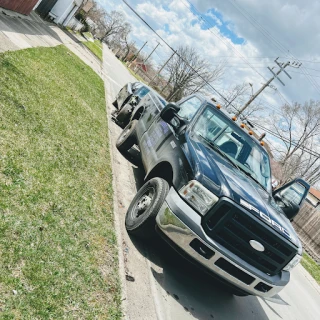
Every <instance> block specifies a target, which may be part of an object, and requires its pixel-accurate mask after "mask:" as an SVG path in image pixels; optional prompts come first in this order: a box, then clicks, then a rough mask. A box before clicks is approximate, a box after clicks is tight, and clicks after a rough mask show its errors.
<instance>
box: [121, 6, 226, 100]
mask: <svg viewBox="0 0 320 320" xmlns="http://www.w3.org/2000/svg"><path fill="white" fill-rule="evenodd" d="M122 1H123V2H124V3H125V5H126V6H127V7H128V8H129V9H130V10H131V11H132V12H133V13H134V14H135V15H136V16H137V17H138V18H139V19H140V20H141V21H143V23H144V24H145V25H146V26H147V27H148V28H149V29H150V30H151V31H152V32H153V33H155V34H156V35H157V36H158V37H159V38H160V39H161V40H162V41H163V43H165V44H166V45H167V46H168V47H169V48H170V49H171V51H172V52H175V53H176V54H177V55H178V56H179V58H180V59H181V60H183V61H184V63H186V64H187V65H188V67H189V68H190V69H192V70H193V71H194V72H195V73H196V74H197V75H198V77H199V78H200V79H202V80H203V81H204V82H205V83H206V84H207V85H208V86H209V87H210V88H211V89H212V90H213V91H214V92H215V93H217V94H218V95H219V96H220V97H221V98H223V99H224V100H225V101H226V102H229V101H228V100H227V99H226V98H225V97H224V96H223V95H222V94H221V93H220V92H219V91H217V90H216V89H215V88H214V87H213V86H212V85H211V84H210V83H209V82H208V81H207V80H206V79H204V78H203V77H202V76H201V75H200V74H199V72H198V71H197V70H195V69H194V68H193V67H192V66H191V65H190V64H189V62H188V61H187V60H185V59H184V58H183V57H182V56H181V55H179V54H178V53H177V52H176V51H175V50H174V49H173V48H172V47H171V46H170V45H169V44H168V42H167V41H166V40H164V39H163V38H162V37H161V36H160V35H159V34H158V33H157V31H155V30H154V29H153V28H152V27H151V26H150V24H149V23H148V22H147V21H146V20H144V19H143V18H142V17H141V16H140V15H139V13H138V12H137V11H136V10H134V9H133V8H132V7H131V6H130V5H129V4H128V3H127V1H125V0H122Z"/></svg>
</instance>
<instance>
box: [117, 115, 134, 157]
mask: <svg viewBox="0 0 320 320" xmlns="http://www.w3.org/2000/svg"><path fill="white" fill-rule="evenodd" d="M137 122H138V121H137V120H132V121H131V122H130V123H129V124H128V125H127V126H126V127H125V128H124V129H123V131H122V132H121V134H120V136H119V138H118V140H117V142H116V147H117V149H118V150H119V151H120V153H126V152H127V151H128V150H129V149H130V148H131V147H132V146H133V145H134V144H135V143H136V125H137Z"/></svg>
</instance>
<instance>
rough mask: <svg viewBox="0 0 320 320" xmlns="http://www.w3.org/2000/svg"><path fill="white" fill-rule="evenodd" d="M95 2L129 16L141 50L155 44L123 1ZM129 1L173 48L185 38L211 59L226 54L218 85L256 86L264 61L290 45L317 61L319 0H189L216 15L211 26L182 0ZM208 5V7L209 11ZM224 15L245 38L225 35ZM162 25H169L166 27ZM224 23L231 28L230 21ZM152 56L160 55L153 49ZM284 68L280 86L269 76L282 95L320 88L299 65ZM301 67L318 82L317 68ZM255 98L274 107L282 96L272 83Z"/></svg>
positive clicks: (310, 93) (164, 52)
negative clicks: (238, 39) (239, 40)
mask: <svg viewBox="0 0 320 320" xmlns="http://www.w3.org/2000/svg"><path fill="white" fill-rule="evenodd" d="M100 2H101V3H104V5H105V7H106V8H107V9H108V10H112V9H116V10H119V9H120V10H124V12H125V13H126V16H127V19H128V21H129V22H130V23H131V24H132V25H133V32H132V37H133V38H134V39H135V40H136V41H137V45H138V46H139V45H142V43H143V42H144V41H146V40H148V42H149V43H148V47H146V49H145V50H146V53H148V52H151V50H152V48H153V47H154V46H155V45H156V40H157V37H156V35H155V34H154V33H153V32H152V31H151V30H150V29H148V28H147V27H146V26H145V25H144V24H143V23H142V22H141V21H139V19H138V18H137V17H136V16H135V15H134V13H133V12H132V11H130V10H129V9H128V8H127V7H126V6H125V5H124V4H123V2H121V1H120V2H119V1H110V0H100ZM128 2H129V3H130V5H131V6H132V7H133V8H135V9H136V10H137V11H138V12H139V14H140V15H141V16H142V17H143V18H144V19H146V21H147V22H148V23H149V24H150V25H151V26H152V27H153V28H155V30H156V31H157V32H158V33H159V34H160V35H161V36H162V37H163V38H164V39H165V40H166V41H167V42H168V43H169V44H170V45H171V46H172V47H173V48H177V47H178V46H179V45H181V44H188V45H191V46H193V47H195V48H196V49H197V50H198V51H199V52H200V53H201V54H202V55H203V56H205V57H206V58H207V59H208V60H209V61H211V62H212V64H217V63H218V62H220V61H221V60H225V61H226V63H227V68H226V72H225V76H224V79H223V81H221V82H220V83H219V84H218V86H219V88H221V90H223V89H226V88H229V87H230V85H232V84H238V83H242V82H251V83H253V84H254V88H255V90H256V89H258V88H259V87H260V86H261V84H262V83H263V82H265V79H267V78H269V77H270V76H271V73H270V72H269V71H268V69H267V68H266V67H267V66H270V67H272V66H274V62H273V60H274V58H276V57H278V56H280V57H286V56H287V55H288V51H287V49H289V50H290V52H289V53H292V54H294V55H296V56H297V57H298V58H300V59H302V60H311V59H317V61H320V19H318V14H319V12H320V2H318V1H317V0H306V1H300V0H291V1H290V2H288V1H287V2H283V1H281V0H264V1H255V0H242V1H237V2H234V1H220V0H201V1H200V0H191V2H192V3H193V4H194V5H195V6H196V7H197V8H198V9H199V10H200V11H201V13H203V14H204V13H206V15H207V16H210V17H211V18H212V19H214V20H215V18H216V20H215V21H216V22H217V24H216V26H214V27H212V28H210V30H204V29H205V28H204V25H203V22H200V21H199V20H198V19H197V18H196V16H195V15H194V14H193V13H192V12H191V10H189V8H188V6H189V5H188V3H187V2H186V1H185V0H172V1H170V0H162V1H161V0H154V1H144V0H131V1H128ZM233 4H234V5H233ZM236 6H238V7H239V8H240V10H241V11H242V12H241V11H239V10H238V9H237V7H236ZM209 9H211V11H208V10H209ZM212 9H214V10H215V12H218V13H219V17H217V16H215V15H214V14H213V13H212ZM244 10H245V11H244ZM220 17H222V18H220ZM225 21H229V22H231V29H232V31H233V32H234V33H235V34H236V35H237V36H238V37H241V38H243V39H244V40H245V42H244V43H243V44H233V43H232V41H231V39H230V38H228V37H227V36H226V35H224V34H225V33H224V32H223V29H221V28H223V26H224V23H225ZM165 25H166V26H168V27H166V28H165ZM228 27H229V28H230V25H228ZM232 48H235V50H232ZM157 53H158V54H159V56H161V57H162V60H164V59H165V57H167V56H168V55H169V54H170V50H168V48H166V46H165V45H164V44H163V45H162V47H159V49H157ZM240 55H243V56H245V57H246V60H247V61H250V63H251V65H252V66H254V67H255V68H256V70H257V71H258V72H259V73H260V74H262V75H263V77H264V78H265V79H264V78H263V77H261V75H259V74H258V73H257V72H255V71H253V70H252V69H251V68H250V67H249V66H248V65H247V64H246V63H245V61H243V60H242V59H241V58H240V57H239V56H240ZM153 57H154V59H159V58H158V56H157V55H154V56H153ZM261 57H266V58H263V59H262V58H261ZM281 59H282V61H284V60H285V58H281ZM303 62H304V61H303ZM305 66H306V67H307V68H313V69H319V70H320V63H318V64H317V63H314V64H311V63H308V62H305ZM288 71H289V73H290V74H291V76H292V78H293V79H292V80H289V79H288V78H287V77H286V76H285V75H284V74H282V75H281V79H283V81H284V82H285V84H286V86H285V87H282V85H281V84H280V83H279V82H277V80H275V81H274V82H273V84H274V85H276V86H277V87H278V89H279V90H280V92H281V93H282V95H283V96H284V97H285V98H286V99H287V100H289V101H290V102H292V101H296V100H297V101H301V102H302V101H304V100H308V99H309V98H314V99H317V98H318V99H319V93H318V92H317V91H316V90H315V88H314V87H313V85H312V84H310V82H309V81H308V79H307V78H306V77H305V76H304V75H302V74H300V73H295V72H302V71H301V70H295V69H288ZM306 71H307V72H310V73H313V74H316V75H319V78H317V77H315V78H313V80H312V81H316V82H317V83H318V85H319V87H320V72H317V71H313V70H308V69H307V70H306ZM319 91H320V89H319ZM259 99H262V100H263V101H264V100H265V101H266V106H268V105H269V106H270V105H274V106H275V107H277V106H278V105H281V104H283V98H281V96H280V95H279V94H277V93H276V92H275V91H274V90H272V89H268V90H266V91H265V92H264V94H263V95H262V96H260V97H259Z"/></svg>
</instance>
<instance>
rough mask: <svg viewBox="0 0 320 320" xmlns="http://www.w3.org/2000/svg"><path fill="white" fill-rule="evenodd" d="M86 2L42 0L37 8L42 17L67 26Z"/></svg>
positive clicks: (77, 0)
mask: <svg viewBox="0 0 320 320" xmlns="http://www.w3.org/2000/svg"><path fill="white" fill-rule="evenodd" d="M0 1H1V0H0ZM84 2H85V1H84V0H41V1H40V2H39V3H38V4H37V5H36V7H35V10H36V12H37V13H38V14H39V15H40V16H41V17H42V18H45V19H49V20H52V21H53V22H54V23H56V24H61V25H63V26H67V25H68V23H69V22H70V21H71V19H72V18H73V17H74V15H75V14H76V13H77V11H78V10H79V8H80V7H81V6H82V4H83V3H84Z"/></svg>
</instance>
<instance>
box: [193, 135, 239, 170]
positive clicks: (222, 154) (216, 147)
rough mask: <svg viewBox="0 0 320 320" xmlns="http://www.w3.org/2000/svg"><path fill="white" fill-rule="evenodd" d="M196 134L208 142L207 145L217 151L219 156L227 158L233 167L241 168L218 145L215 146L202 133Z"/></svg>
mask: <svg viewBox="0 0 320 320" xmlns="http://www.w3.org/2000/svg"><path fill="white" fill-rule="evenodd" d="M198 135H199V136H200V137H201V138H202V139H203V140H204V141H206V142H207V143H208V145H209V146H210V147H212V148H213V149H214V150H215V151H217V152H218V153H219V154H220V155H221V156H223V157H224V158H225V159H227V160H228V161H229V162H230V163H231V164H232V165H233V166H234V167H236V168H237V169H239V170H241V168H240V167H239V166H238V165H237V164H236V163H234V162H233V161H232V160H231V159H230V157H229V156H228V155H227V154H226V153H224V152H223V151H222V150H221V149H220V148H219V146H217V145H216V144H214V143H213V142H212V141H210V140H209V139H207V138H206V137H204V136H203V135H202V134H200V133H198Z"/></svg>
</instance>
